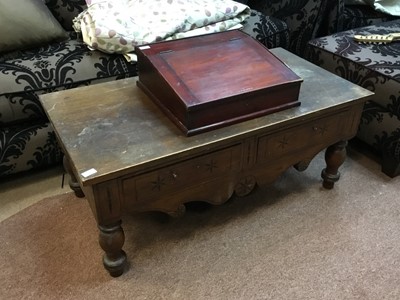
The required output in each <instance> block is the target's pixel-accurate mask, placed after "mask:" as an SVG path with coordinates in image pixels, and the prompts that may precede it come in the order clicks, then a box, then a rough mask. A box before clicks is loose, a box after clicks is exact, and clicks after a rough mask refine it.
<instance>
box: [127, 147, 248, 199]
mask: <svg viewBox="0 0 400 300" xmlns="http://www.w3.org/2000/svg"><path fill="white" fill-rule="evenodd" d="M241 151H242V146H241V144H238V145H235V146H232V147H229V148H226V149H223V150H219V151H216V152H213V153H210V154H206V155H202V156H197V157H194V158H191V159H188V160H185V161H182V162H180V163H176V164H172V165H170V166H167V167H163V168H160V169H157V170H155V171H151V172H148V173H145V174H142V175H139V176H135V177H131V178H127V179H125V180H123V182H122V187H123V193H124V197H125V199H129V202H130V201H135V202H142V201H151V200H152V199H154V198H156V197H157V198H158V197H162V196H166V195H168V194H171V193H175V192H179V191H182V190H185V189H188V188H190V187H191V186H194V185H199V184H201V183H202V182H207V181H210V180H212V179H215V178H218V177H222V176H225V175H227V174H229V173H233V172H237V171H238V170H240V167H241V156H242V155H241Z"/></svg>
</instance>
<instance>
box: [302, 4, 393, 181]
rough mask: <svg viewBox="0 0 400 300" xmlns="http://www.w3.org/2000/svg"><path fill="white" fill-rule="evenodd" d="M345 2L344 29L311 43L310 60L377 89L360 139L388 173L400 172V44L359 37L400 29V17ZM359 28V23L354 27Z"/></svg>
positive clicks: (366, 111) (363, 119) (366, 108)
mask: <svg viewBox="0 0 400 300" xmlns="http://www.w3.org/2000/svg"><path fill="white" fill-rule="evenodd" d="M338 3H339V4H341V5H340V8H339V9H340V11H341V12H342V13H341V16H342V17H343V18H342V20H340V21H339V23H340V24H339V27H340V29H341V30H340V31H339V32H336V33H333V34H331V35H328V36H324V37H319V38H316V39H313V40H311V41H310V42H309V49H308V59H309V60H310V61H311V62H313V63H315V64H317V65H319V66H321V67H322V68H324V69H326V70H328V71H330V72H332V73H335V74H337V75H339V76H341V77H343V78H345V79H347V80H349V81H352V82H353V83H356V84H358V85H360V86H362V87H365V88H366V89H369V90H371V91H373V92H375V95H374V96H373V98H371V100H370V101H367V103H366V104H365V106H364V110H363V114H362V117H361V123H360V126H359V130H358V133H357V136H356V139H354V142H356V143H357V146H358V147H361V148H362V149H366V150H367V151H369V152H373V153H375V154H377V157H379V158H380V162H381V167H382V171H383V173H385V174H386V175H388V176H389V177H395V176H398V175H399V174H400V66H399V65H398V58H399V55H400V44H399V43H397V42H395V43H389V44H382V43H359V42H357V41H355V40H354V36H355V35H357V34H358V35H371V34H383V35H385V34H389V33H393V32H400V17H396V16H393V15H388V14H384V13H382V12H381V11H376V10H374V9H373V8H372V7H371V6H367V5H345V3H344V1H343V0H340V1H339V2H338ZM352 26H356V27H352Z"/></svg>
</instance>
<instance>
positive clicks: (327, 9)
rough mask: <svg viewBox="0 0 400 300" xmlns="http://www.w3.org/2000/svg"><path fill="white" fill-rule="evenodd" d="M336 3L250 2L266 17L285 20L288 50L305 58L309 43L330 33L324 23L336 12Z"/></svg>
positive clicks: (297, 0) (309, 0) (325, 0)
mask: <svg viewBox="0 0 400 300" xmlns="http://www.w3.org/2000/svg"><path fill="white" fill-rule="evenodd" d="M336 1H338V0H249V1H248V4H249V5H250V7H252V8H253V9H256V10H257V11H260V12H261V13H263V14H264V15H266V16H272V17H275V18H278V19H280V20H283V21H284V22H285V23H286V24H287V25H288V27H289V32H290V45H289V47H288V48H286V49H287V50H289V51H291V52H293V53H295V54H297V55H299V56H302V57H305V56H306V53H305V51H306V49H307V43H308V41H309V40H311V39H312V38H315V37H317V36H322V35H324V34H325V33H326V32H327V31H328V26H329V23H327V22H324V21H326V19H327V15H328V14H330V13H331V14H332V13H333V12H334V8H335V7H336V5H334V4H335V3H336ZM336 11H337V10H336ZM335 17H336V16H335Z"/></svg>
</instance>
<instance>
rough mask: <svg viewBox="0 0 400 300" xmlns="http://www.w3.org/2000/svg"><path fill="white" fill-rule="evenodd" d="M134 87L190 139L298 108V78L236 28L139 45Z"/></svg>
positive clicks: (262, 47)
mask: <svg viewBox="0 0 400 300" xmlns="http://www.w3.org/2000/svg"><path fill="white" fill-rule="evenodd" d="M136 53H137V56H138V73H139V80H138V85H139V87H140V88H141V89H143V90H144V91H145V93H146V94H147V95H148V96H149V97H150V98H151V99H152V100H153V101H154V102H155V103H156V104H157V105H158V106H159V107H160V108H161V109H162V110H163V111H164V113H165V114H166V115H167V116H168V117H169V118H170V119H171V120H172V121H173V122H174V123H175V124H176V125H177V126H178V127H179V128H180V129H181V130H182V131H183V132H184V133H185V134H186V135H193V134H198V133H201V132H204V131H209V130H212V129H216V128H220V127H224V126H227V125H230V124H233V123H237V122H241V121H244V120H248V119H252V118H255V117H258V116H262V115H265V114H269V113H273V112H276V111H279V110H283V109H287V108H290V107H294V106H298V105H300V102H299V101H298V97H299V91H300V85H301V82H302V79H301V78H300V77H299V76H298V75H296V74H295V73H294V72H293V71H292V70H291V69H290V68H288V67H287V66H286V65H285V64H284V63H283V62H282V61H281V60H280V59H278V58H277V57H276V56H275V55H273V54H272V53H271V52H270V51H269V50H268V49H267V48H265V46H264V45H262V44H261V43H259V42H257V41H256V40H254V39H253V38H251V37H250V36H248V35H247V34H245V33H243V32H242V31H239V30H233V31H227V32H223V33H217V34H209V35H204V36H199V37H193V38H186V39H181V40H176V41H169V42H161V43H156V44H151V45H145V46H141V47H137V49H136Z"/></svg>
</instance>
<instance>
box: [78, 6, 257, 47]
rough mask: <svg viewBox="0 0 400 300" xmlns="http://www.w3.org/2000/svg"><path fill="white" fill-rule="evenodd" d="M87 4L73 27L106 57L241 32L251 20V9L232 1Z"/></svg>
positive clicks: (87, 42) (88, 43)
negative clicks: (178, 40) (168, 42)
mask: <svg viewBox="0 0 400 300" xmlns="http://www.w3.org/2000/svg"><path fill="white" fill-rule="evenodd" d="M88 3H90V5H89V6H88V8H87V9H86V10H85V11H84V12H82V13H81V14H79V16H78V17H77V18H76V19H75V20H74V27H75V29H76V30H77V31H81V32H82V37H83V40H84V42H85V43H86V44H87V45H88V46H89V47H91V48H93V49H98V50H101V51H103V52H106V53H129V52H132V51H134V48H135V46H137V45H142V44H148V43H152V42H156V41H161V40H166V39H175V38H183V37H188V36H194V35H201V34H206V33H212V32H219V31H224V30H227V29H234V28H241V23H242V22H243V21H244V20H246V19H247V18H248V17H249V16H250V8H249V7H248V6H246V5H244V4H241V3H239V2H235V1H231V0H202V1H200V0H186V1H173V0H172V1H163V0H155V1H141V0H120V1H114V0H113V1H111V0H110V1H97V0H92V1H89V2H88ZM110 16H112V17H110Z"/></svg>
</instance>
